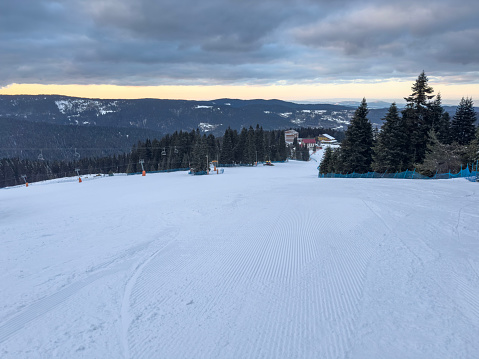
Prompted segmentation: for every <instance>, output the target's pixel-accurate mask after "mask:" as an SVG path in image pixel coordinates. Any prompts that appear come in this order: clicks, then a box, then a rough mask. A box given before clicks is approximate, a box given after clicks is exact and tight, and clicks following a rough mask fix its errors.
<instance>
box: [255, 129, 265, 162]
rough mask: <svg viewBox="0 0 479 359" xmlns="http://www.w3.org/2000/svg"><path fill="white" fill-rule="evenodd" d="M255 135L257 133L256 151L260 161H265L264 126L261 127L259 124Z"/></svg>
mask: <svg viewBox="0 0 479 359" xmlns="http://www.w3.org/2000/svg"><path fill="white" fill-rule="evenodd" d="M254 135H255V144H256V151H257V153H258V162H263V161H264V156H265V145H264V131H263V127H260V126H259V125H256V129H255V132H254Z"/></svg>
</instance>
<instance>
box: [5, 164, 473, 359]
mask: <svg viewBox="0 0 479 359" xmlns="http://www.w3.org/2000/svg"><path fill="white" fill-rule="evenodd" d="M317 160H318V161H319V158H317ZM317 165H318V163H316V162H314V161H312V162H308V163H302V162H295V161H291V162H289V163H285V164H276V165H275V166H274V167H268V166H259V167H255V168H227V169H225V173H224V174H223V175H210V176H195V177H193V176H189V175H187V174H186V173H185V172H179V173H168V174H155V175H147V176H146V177H141V176H115V177H105V178H97V179H93V178H90V179H86V180H85V181H83V183H77V182H76V181H70V182H68V181H65V182H58V181H57V182H48V183H36V184H32V185H30V186H29V187H28V188H26V187H17V188H11V189H3V190H0V357H1V358H5V359H6V358H15V359H19V358H477V357H479V341H478V340H477V338H479V299H478V298H479V229H478V228H479V191H478V190H479V187H478V186H477V184H475V183H470V182H467V181H466V180H438V181H421V180H394V179H383V180H382V179H318V178H317V170H316V166H317Z"/></svg>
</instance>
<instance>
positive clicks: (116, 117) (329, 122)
mask: <svg viewBox="0 0 479 359" xmlns="http://www.w3.org/2000/svg"><path fill="white" fill-rule="evenodd" d="M348 104H351V105H353V104H354V103H353V102H351V103H348ZM384 104H385V105H388V104H387V103H384ZM387 107H388V106H387ZM387 107H386V108H371V109H370V111H369V115H368V118H369V120H370V121H371V122H372V123H373V126H375V127H380V126H381V125H382V121H381V119H382V118H384V116H385V115H386V113H387ZM356 108H357V106H345V105H337V104H299V103H294V102H287V101H282V100H263V99H256V100H239V99H228V98H222V99H217V100H212V101H190V100H163V99H134V100H124V99H111V100H110V99H108V100H107V99H93V98H79V97H68V96H60V95H0V157H12V156H20V157H28V158H35V157H36V156H38V155H36V153H37V152H38V151H39V149H45V151H46V152H47V153H48V151H49V150H48V149H55V151H51V152H50V155H51V158H55V159H69V158H70V157H71V155H72V151H73V149H74V148H84V151H83V153H90V155H101V154H108V155H110V154H115V153H122V152H125V151H128V150H129V149H130V148H131V146H132V145H133V144H134V143H136V142H137V141H138V140H141V141H144V140H145V139H146V138H160V137H162V136H163V135H165V134H171V133H173V132H175V131H187V132H190V131H192V130H196V129H200V130H201V131H202V132H205V133H212V134H214V135H215V136H222V135H223V134H224V132H225V130H226V129H227V128H228V127H231V128H232V129H236V130H240V129H241V128H243V127H249V126H253V127H255V126H256V124H259V125H260V126H262V127H263V129H264V130H275V129H289V128H300V127H313V128H332V129H337V130H345V129H346V128H347V126H348V125H349V122H350V120H351V118H352V116H353V115H354V112H355V110H356ZM444 108H445V110H446V111H448V112H449V113H450V114H451V115H453V114H454V112H455V109H456V108H455V107H452V106H444ZM91 148H94V149H98V151H97V152H95V151H90V150H89V149H91Z"/></svg>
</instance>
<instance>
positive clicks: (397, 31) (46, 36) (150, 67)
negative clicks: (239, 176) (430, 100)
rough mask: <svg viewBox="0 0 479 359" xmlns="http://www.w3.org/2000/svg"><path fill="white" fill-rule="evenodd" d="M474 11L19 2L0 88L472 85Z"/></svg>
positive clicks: (370, 5)
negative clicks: (422, 76)
mask: <svg viewBox="0 0 479 359" xmlns="http://www.w3.org/2000/svg"><path fill="white" fill-rule="evenodd" d="M478 14H479V3H477V1H472V0H466V1H462V2H461V3H458V4H456V3H452V1H444V0H438V1H434V2H433V1H425V2H413V1H409V0H406V1H400V2H385V1H375V0H369V1H355V0H349V1H314V0H262V1H257V0H254V1H253V0H242V1H237V0H205V1H203V2H198V1H196V0H195V1H193V0H96V1H93V0H91V1H87V0H70V1H67V0H65V1H62V0H58V1H53V0H50V1H48V0H23V1H3V2H1V3H0V63H1V64H2V66H0V79H1V80H0V81H1V82H0V85H6V84H9V83H13V82H17V83H58V84H68V83H85V84H87V83H95V84H101V83H106V84H108V83H111V84H124V85H156V84H183V83H184V84H196V83H243V82H244V83H274V82H279V81H282V82H283V83H284V82H285V83H299V82H312V81H338V80H353V79H364V80H368V79H378V78H390V77H403V76H415V75H417V73H419V72H420V71H421V70H423V69H424V70H426V72H427V73H428V74H430V73H431V72H433V75H436V76H450V77H451V78H460V79H462V81H465V82H467V81H473V82H474V81H476V82H477V81H478V73H477V70H476V69H477V66H478V64H479V47H478V46H477V44H478V43H479V26H478V24H477V15H478Z"/></svg>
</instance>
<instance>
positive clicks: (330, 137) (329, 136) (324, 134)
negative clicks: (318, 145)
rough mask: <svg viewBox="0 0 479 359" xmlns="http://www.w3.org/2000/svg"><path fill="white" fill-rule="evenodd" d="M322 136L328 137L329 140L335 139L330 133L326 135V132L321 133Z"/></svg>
mask: <svg viewBox="0 0 479 359" xmlns="http://www.w3.org/2000/svg"><path fill="white" fill-rule="evenodd" d="M323 136H324V137H326V138H329V139H330V140H335V138H334V137H333V136H331V135H328V134H327V133H323Z"/></svg>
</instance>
